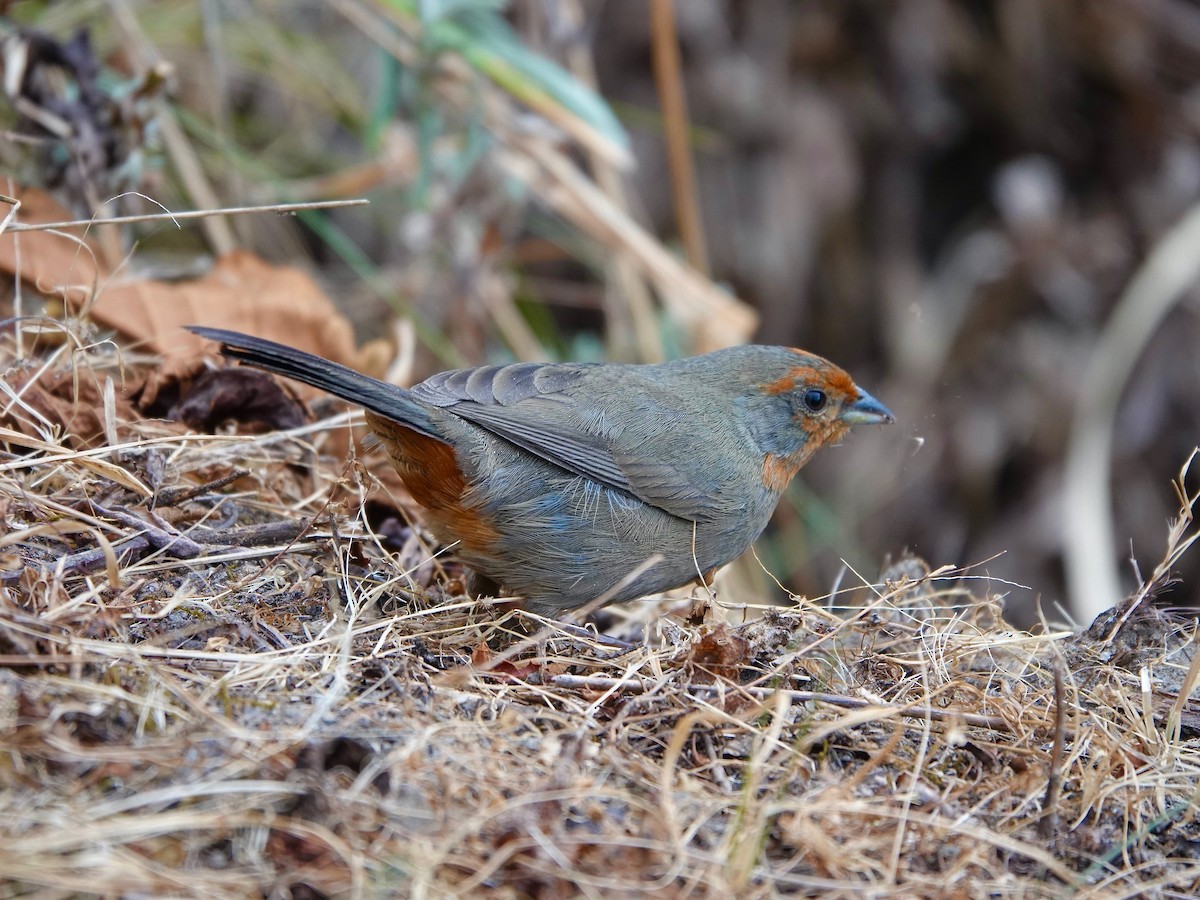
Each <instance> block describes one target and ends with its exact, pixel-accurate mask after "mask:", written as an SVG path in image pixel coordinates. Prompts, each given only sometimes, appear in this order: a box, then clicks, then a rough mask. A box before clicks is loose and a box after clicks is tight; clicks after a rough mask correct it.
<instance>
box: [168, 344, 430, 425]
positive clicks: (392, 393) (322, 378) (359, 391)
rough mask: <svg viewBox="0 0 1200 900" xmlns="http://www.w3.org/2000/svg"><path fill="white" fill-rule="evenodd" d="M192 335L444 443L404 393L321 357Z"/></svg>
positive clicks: (422, 409) (418, 405) (421, 408)
mask: <svg viewBox="0 0 1200 900" xmlns="http://www.w3.org/2000/svg"><path fill="white" fill-rule="evenodd" d="M187 330H188V331H190V332H192V333H193V334H197V335H199V336H200V337H202V338H207V339H208V340H210V341H216V342H217V343H219V344H220V345H221V355H222V356H226V357H228V358H230V359H236V360H239V361H241V362H244V363H248V364H249V365H252V366H255V367H257V368H259V369H266V370H267V371H268V372H274V373H275V374H276V375H284V376H286V377H288V378H294V379H295V380H296V381H302V382H304V383H305V384H310V385H312V386H313V387H316V388H320V389H321V390H323V391H327V392H329V393H330V394H333V395H334V396H335V397H341V398H342V399H343V400H346V401H348V402H350V403H355V404H357V405H359V406H363V407H366V408H367V409H369V410H371V411H372V412H374V413H378V414H379V415H381V416H383V417H384V418H387V419H391V420H393V421H395V422H400V423H401V424H403V425H406V426H408V427H409V428H413V429H416V430H417V431H420V432H422V433H423V434H427V435H429V436H430V437H433V438H437V439H438V440H442V437H441V436H440V435H439V434H438V432H437V430H436V429H435V428H434V426H433V423H432V422H431V421H430V420H429V413H428V411H427V410H426V408H425V407H424V406H423V405H422V404H421V403H420V402H419V401H417V399H416V398H415V397H413V396H412V394H411V393H409V392H408V391H406V390H405V389H404V388H401V387H396V386H395V385H393V384H388V383H387V382H385V381H380V380H379V379H377V378H371V377H370V376H369V375H363V374H362V373H361V372H356V371H354V370H353V369H350V368H347V367H346V366H343V365H340V364H338V363H335V362H330V361H329V360H327V359H324V358H323V357H320V356H316V355H315V354H312V353H305V352H304V351H303V350H296V349H295V348H293V347H288V346H285V345H283V344H277V343H275V342H274V341H267V340H264V339H263V338H257V337H252V336H251V335H248V334H242V333H240V332H237V331H226V330H224V329H222V328H202V327H200V326H197V325H189V326H187Z"/></svg>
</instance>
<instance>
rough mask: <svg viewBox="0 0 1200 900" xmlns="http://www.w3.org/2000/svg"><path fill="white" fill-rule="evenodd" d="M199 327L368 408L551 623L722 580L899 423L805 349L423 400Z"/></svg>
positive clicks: (456, 540) (419, 490)
mask: <svg viewBox="0 0 1200 900" xmlns="http://www.w3.org/2000/svg"><path fill="white" fill-rule="evenodd" d="M188 330H189V331H192V332H193V333H195V334H197V335H199V336H200V337H202V338H206V339H208V340H212V341H214V342H216V343H218V344H219V345H220V353H221V355H223V356H224V357H227V358H229V359H232V360H237V361H240V362H242V363H244V364H248V365H251V366H254V367H257V368H259V369H263V370H266V371H268V372H272V373H274V374H276V375H282V376H285V377H287V378H291V379H295V380H296V381H300V382H303V383H305V384H308V385H311V386H313V387H316V388H320V389H321V390H323V391H326V392H328V393H330V394H333V395H334V396H337V397H340V398H341V399H343V400H345V401H347V402H349V403H352V404H356V405H358V406H361V407H363V408H364V409H365V411H366V421H367V424H368V425H369V426H370V428H371V429H372V431H373V432H374V433H375V435H376V436H377V437H378V439H379V441H380V443H381V444H382V445H383V447H384V448H386V450H387V452H388V454H389V455H390V456H391V461H392V463H393V464H394V465H395V468H396V470H397V472H398V473H399V475H400V478H401V480H402V481H403V482H404V485H405V486H406V487H407V489H408V491H409V492H410V493H411V495H412V498H413V500H415V501H416V503H417V504H418V505H419V506H420V507H422V509H423V511H424V516H423V518H424V524H425V525H426V526H427V527H428V529H429V530H430V531H431V532H432V534H433V535H434V536H435V537H436V538H437V539H438V540H439V541H441V542H442V543H444V544H448V545H454V546H455V552H456V554H457V556H458V558H459V559H460V560H461V561H462V562H463V563H465V564H466V565H467V566H468V567H469V568H470V569H472V570H473V571H474V572H475V573H477V574H478V575H479V576H482V578H483V579H486V581H484V582H482V583H485V584H486V583H489V582H490V583H491V585H492V586H494V587H497V588H501V589H503V590H504V591H505V592H507V593H506V594H505V595H504V596H516V597H520V598H522V599H523V601H524V604H523V605H524V608H525V609H527V610H529V611H530V612H534V613H537V614H541V615H545V616H547V617H557V616H560V615H562V614H564V613H566V612H568V611H571V610H575V609H578V608H580V607H584V606H588V607H589V608H591V606H590V605H591V604H595V605H597V606H599V605H604V604H606V603H613V602H621V601H627V600H634V599H637V598H640V597H645V596H647V595H650V594H657V593H661V592H663V591H667V590H670V589H673V588H677V587H682V586H684V585H687V584H695V583H697V582H700V581H703V582H704V583H711V578H712V576H713V575H714V574H715V572H716V571H717V569H719V568H720V567H722V566H724V565H725V564H727V563H729V562H732V561H733V560H734V559H736V558H737V557H739V556H740V555H741V554H742V553H743V552H744V551H745V550H746V549H747V548H749V546H750V545H751V544H752V543H753V542H754V541H755V540H756V539H757V538H758V536H759V535H760V534H761V533H762V531H763V530H764V528H766V526H767V523H768V520H769V519H770V518H771V515H772V513H773V512H774V510H775V507H776V505H777V504H778V502H779V499H780V497H781V496H782V494H783V492H784V490H785V489H786V488H787V486H788V484H789V483H790V482H791V480H792V478H793V476H794V475H795V474H796V473H797V471H799V469H800V468H801V467H802V466H803V465H804V464H805V463H806V462H808V460H809V459H810V458H811V457H812V455H813V454H814V453H815V452H816V451H817V450H818V449H819V448H821V447H823V446H825V445H826V444H831V443H835V442H837V441H838V440H839V439H840V438H842V437H843V436H844V435H845V434H846V432H847V431H848V430H849V429H850V427H851V426H854V425H869V424H880V425H882V424H888V423H891V422H894V421H895V417H894V416H893V415H892V413H891V412H890V411H889V410H888V408H887V407H886V406H884V405H883V404H882V403H881V402H879V401H878V400H876V399H875V398H874V397H873V396H871V395H870V394H869V393H867V392H866V391H864V390H863V389H861V388H859V387H858V386H857V385H856V384H855V383H854V381H853V379H851V377H850V376H849V375H848V374H847V373H846V372H845V371H844V370H842V369H841V368H839V367H838V366H836V365H834V364H833V363H831V362H829V361H828V360H825V359H823V358H822V357H820V356H817V355H815V354H812V353H808V352H805V351H803V350H796V349H791V348H788V347H780V346H769V345H742V346H736V347H729V348H726V349H722V350H716V351H713V352H711V353H706V354H703V355H700V356H692V357H687V358H683V359H677V360H672V361H669V362H664V363H653V364H633V363H597V362H562V363H550V362H545V363H532V362H519V363H510V364H503V365H484V366H478V367H475V368H466V369H457V370H453V371H448V372H442V373H440V374H437V375H434V376H432V377H431V378H428V379H427V380H425V381H423V382H421V383H419V384H417V385H415V386H413V387H411V388H407V389H406V388H401V387H397V386H395V385H392V384H388V383H386V382H383V381H379V380H377V379H375V378H371V377H369V376H367V375H364V374H362V373H360V372H356V371H355V370H353V369H351V368H348V367H346V366H343V365H340V364H338V363H334V362H331V361H329V360H326V359H323V358H322V357H319V356H316V355H314V354H311V353H306V352H304V351H301V350H297V349H294V348H292V347H288V346H285V345H283V344H278V343H275V342H273V341H268V340H265V339H262V338H258V337H253V336H250V335H246V334H241V333H239V332H236V331H227V330H224V329H217V328H207V327H200V326H189V327H188ZM498 596H499V595H498Z"/></svg>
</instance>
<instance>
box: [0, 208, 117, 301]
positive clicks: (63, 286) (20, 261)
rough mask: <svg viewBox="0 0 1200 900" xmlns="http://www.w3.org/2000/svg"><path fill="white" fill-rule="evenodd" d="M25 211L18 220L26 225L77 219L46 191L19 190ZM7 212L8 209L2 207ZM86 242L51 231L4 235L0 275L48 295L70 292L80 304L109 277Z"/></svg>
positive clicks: (0, 238)
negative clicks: (99, 278) (101, 279)
mask: <svg viewBox="0 0 1200 900" xmlns="http://www.w3.org/2000/svg"><path fill="white" fill-rule="evenodd" d="M15 195H16V199H17V200H19V201H20V203H21V208H20V209H19V210H18V212H17V214H16V218H15V221H16V222H19V223H21V224H24V225H42V224H46V223H48V222H64V221H69V220H71V219H74V218H75V216H74V214H72V212H71V211H70V210H69V209H67V208H66V207H64V206H62V205H60V204H59V203H58V201H57V200H55V199H54V198H53V197H51V196H50V195H49V194H47V193H46V192H45V191H42V190H38V189H37V188H27V187H18V188H16V190H15ZM0 209H2V210H3V212H5V213H6V212H7V209H6V208H2V207H0ZM94 249H95V248H94V247H93V246H92V245H91V244H90V243H89V242H88V241H87V240H86V239H83V238H81V239H78V240H77V239H75V238H73V237H68V236H65V235H63V234H54V233H51V232H49V231H25V232H16V231H12V230H5V231H4V232H3V233H0V272H3V273H4V274H6V275H11V276H12V277H13V278H20V279H21V280H22V281H23V282H25V283H26V284H29V285H32V286H33V287H35V288H37V290H38V291H39V292H40V293H42V294H45V295H55V294H61V292H62V291H69V293H70V294H71V295H72V296H73V297H74V298H75V300H76V301H82V300H86V299H87V298H88V297H90V296H91V295H92V287H93V285H94V283H95V282H96V280H97V277H103V276H104V275H106V274H107V272H106V271H105V269H104V267H103V265H102V264H100V263H99V262H98V261H97V259H96V256H95V255H94Z"/></svg>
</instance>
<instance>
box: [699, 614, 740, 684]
mask: <svg viewBox="0 0 1200 900" xmlns="http://www.w3.org/2000/svg"><path fill="white" fill-rule="evenodd" d="M749 656H750V642H749V641H747V640H746V639H745V638H744V637H742V636H741V635H740V634H738V633H737V632H736V631H734V630H733V629H732V628H731V627H730V626H728V625H726V624H725V623H721V624H720V625H716V626H714V627H713V628H712V629H711V630H710V631H708V632H707V633H706V634H704V635H702V636H701V637H700V639H699V640H698V641H696V642H695V643H694V644H692V647H691V650H690V651H689V652H688V657H687V664H688V665H689V667H691V668H694V669H698V670H700V671H702V672H708V673H711V674H712V675H715V676H717V677H718V678H727V679H729V680H730V681H736V680H737V677H738V673H740V672H741V670H742V669H743V668H745V666H746V664H747V663H748V662H749V661H750V660H749Z"/></svg>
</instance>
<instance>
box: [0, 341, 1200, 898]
mask: <svg viewBox="0 0 1200 900" xmlns="http://www.w3.org/2000/svg"><path fill="white" fill-rule="evenodd" d="M11 346H12V344H11V343H6V344H5V345H4V348H5V349H4V350H3V352H4V353H5V357H4V359H3V368H4V370H5V371H6V372H7V373H8V375H6V377H5V385H6V386H8V385H10V384H15V383H17V382H16V381H15V380H13V379H12V378H11V377H10V376H11V375H12V374H13V372H15V371H17V368H18V365H17V363H16V361H15V360H14V359H13V358H12V351H11ZM65 358H66V355H65V354H60V355H59V356H57V357H54V359H55V360H56V362H51V363H49V364H45V363H43V364H42V365H41V367H40V368H39V369H38V370H37V374H36V376H35V377H34V378H33V379H32V380H31V381H25V382H23V383H24V384H25V385H26V387H25V388H23V389H22V390H21V391H20V392H17V391H14V390H12V389H11V388H9V389H8V390H6V392H5V394H6V395H5V397H4V400H3V406H2V407H0V409H2V410H3V413H4V419H3V421H4V431H3V433H2V434H0V440H3V441H5V442H6V447H7V452H6V454H5V456H4V457H3V458H2V460H0V517H2V519H3V532H2V533H3V537H0V569H2V570H3V571H2V572H0V766H2V767H3V776H2V777H0V785H2V787H0V829H2V832H0V833H2V834H3V839H2V840H0V872H2V873H4V880H3V887H2V888H0V896H6V897H15V896H37V897H55V896H66V895H74V894H100V895H107V896H117V895H137V894H141V895H154V896H221V897H225V896H249V895H262V894H264V893H266V894H269V895H272V896H295V897H300V896H320V895H335V894H348V895H358V896H387V895H395V894H403V895H407V896H447V895H451V894H455V895H462V894H483V895H492V896H512V897H519V896H537V897H554V896H567V895H572V896H573V895H585V896H614V895H616V896H622V895H633V894H641V893H646V892H651V891H654V892H658V894H659V895H660V896H681V895H688V896H701V897H703V896H714V897H716V896H720V897H727V896H731V895H736V896H746V897H758V896H773V895H776V894H782V893H791V892H798V893H817V892H821V893H828V894H830V895H832V896H838V895H846V896H849V895H854V896H859V895H861V894H862V893H864V892H868V893H870V894H872V895H875V896H888V895H891V896H900V895H904V896H911V895H925V896H946V895H951V896H981V895H985V894H990V895H998V896H1000V895H1002V896H1009V895H1012V896H1017V895H1019V896H1060V895H1062V893H1063V892H1064V890H1070V891H1078V892H1079V893H1082V894H1085V895H1087V896H1104V897H1110V896H1112V897H1116V896H1130V895H1134V894H1139V895H1151V896H1181V895H1185V894H1190V893H1192V892H1194V891H1195V890H1196V889H1197V885H1198V884H1200V863H1198V862H1197V860H1196V858H1195V857H1196V851H1195V848H1196V847H1197V846H1200V843H1198V841H1200V834H1198V832H1197V827H1196V824H1195V821H1194V808H1195V806H1194V805H1195V802H1196V793H1197V787H1196V785H1197V776H1198V773H1200V743H1198V741H1197V737H1198V735H1200V730H1198V728H1197V726H1198V720H1197V709H1196V706H1195V704H1194V703H1193V702H1190V701H1188V700H1187V699H1186V698H1187V697H1188V696H1189V695H1190V693H1191V692H1192V690H1193V688H1194V686H1195V682H1196V679H1197V671H1196V669H1197V665H1196V662H1195V659H1196V657H1195V655H1194V646H1195V645H1194V636H1195V621H1194V619H1189V620H1180V619H1173V618H1171V617H1170V616H1168V615H1167V614H1165V613H1163V612H1162V611H1160V610H1158V609H1157V608H1155V606H1154V605H1153V603H1152V602H1151V600H1152V595H1153V593H1154V586H1155V585H1154V584H1148V585H1146V586H1145V587H1144V589H1143V590H1142V591H1140V592H1139V594H1138V595H1137V596H1136V597H1135V598H1134V600H1133V601H1131V603H1130V604H1129V605H1128V606H1126V607H1124V608H1122V609H1118V610H1114V611H1113V612H1112V613H1111V614H1109V615H1108V616H1106V617H1104V618H1102V620H1100V621H1098V622H1097V623H1096V624H1095V625H1094V626H1093V627H1092V628H1091V629H1090V630H1089V631H1087V632H1084V633H1082V634H1072V633H1071V632H1069V631H1065V630H1060V631H1052V630H1050V629H1046V630H1045V632H1044V633H1041V634H1027V633H1020V632H1015V631H1013V630H1011V629H1009V628H1008V626H1006V624H1005V623H1004V621H1003V619H1002V617H1001V612H1002V599H1001V598H1000V597H999V596H997V595H994V594H992V593H990V591H991V590H992V589H993V588H994V587H995V585H994V584H992V583H990V582H988V581H987V580H986V579H980V578H974V577H971V575H970V573H968V572H960V571H949V570H943V571H938V572H934V573H928V572H927V571H926V570H924V569H923V568H922V567H921V566H920V564H918V563H916V562H915V561H911V560H910V561H908V562H906V563H904V564H901V565H898V566H897V567H894V568H893V570H892V572H891V573H890V576H889V577H888V578H885V579H883V580H882V581H881V583H880V584H879V585H877V586H875V587H873V588H872V589H871V591H870V592H868V594H869V596H871V597H872V599H871V600H870V602H868V603H865V604H863V605H861V606H857V607H852V608H851V607H841V606H837V605H835V604H834V603H833V602H832V601H826V602H821V603H816V602H810V601H808V600H805V599H803V598H798V599H797V600H796V602H795V603H794V605H792V606H790V607H787V608H781V609H769V610H764V609H756V608H744V607H742V606H739V605H738V604H737V603H736V599H737V598H736V597H722V598H720V599H721V601H722V604H723V606H724V615H723V618H725V619H727V620H728V621H725V622H714V621H713V618H714V616H713V614H712V610H710V611H709V612H710V614H709V616H708V617H707V618H708V621H707V622H705V623H702V624H700V623H698V622H697V621H696V619H697V618H698V616H696V617H689V616H688V615H687V612H688V604H687V603H686V602H683V603H680V601H678V600H676V601H669V600H661V601H659V602H654V601H644V602H640V603H636V604H629V605H627V606H625V607H623V608H619V609H614V610H612V611H611V612H609V611H606V612H604V613H603V614H602V621H603V623H604V624H605V625H606V626H607V629H608V631H609V632H610V633H612V634H614V635H616V636H619V637H622V638H625V639H627V640H629V641H630V642H631V643H632V645H633V646H632V648H631V649H628V650H624V649H621V648H618V647H615V646H613V645H611V644H608V643H605V642H603V641H601V640H592V639H589V638H587V637H586V636H584V637H581V636H579V635H578V634H573V633H571V632H569V631H566V630H564V629H563V628H561V627H560V626H559V625H558V624H557V623H554V622H548V621H544V620H533V619H532V618H531V617H529V616H527V615H525V614H523V613H521V612H518V611H512V610H506V609H505V607H504V605H503V604H499V603H493V602H488V601H483V602H474V601H471V600H469V599H467V598H465V597H463V596H461V595H460V594H459V593H457V592H456V591H457V589H456V585H457V584H459V580H458V575H459V573H458V572H457V570H456V567H455V565H454V563H453V562H452V561H448V562H446V563H445V564H444V565H443V563H442V559H443V557H441V556H439V557H437V558H431V554H430V549H429V548H428V547H426V546H425V545H424V544H423V542H422V540H421V538H420V533H419V531H414V530H404V529H401V532H400V533H401V537H402V538H403V539H404V541H403V542H404V549H403V550H402V551H400V552H388V551H387V550H386V549H385V538H384V537H383V536H381V535H379V534H376V533H375V532H373V531H372V530H371V529H370V528H369V527H368V526H367V525H366V524H365V523H366V522H367V521H368V519H367V517H366V516H365V515H364V514H363V509H364V507H365V504H366V501H367V497H368V495H369V494H370V492H371V491H373V490H377V489H378V488H377V486H376V485H375V484H374V481H373V479H372V476H371V473H370V469H369V468H368V467H367V466H365V465H362V464H354V465H349V466H347V465H346V463H345V461H344V460H341V459H331V458H328V457H325V456H322V455H321V446H322V443H323V441H324V440H325V439H326V437H327V435H328V434H329V433H330V432H331V431H332V430H336V429H340V428H344V427H346V424H347V419H346V418H345V417H339V418H336V419H331V420H326V421H322V422H318V423H316V424H315V425H313V426H309V427H306V428H301V429H296V430H293V431H290V432H286V433H282V434H272V435H268V436H262V437H238V436H232V435H217V436H205V435H195V434H188V433H184V432H183V431H182V429H181V428H180V427H179V426H176V425H174V424H172V423H163V422H158V421H150V420H134V421H125V422H116V421H111V420H109V421H106V422H105V423H104V425H105V431H106V432H108V433H109V435H110V438H115V440H110V441H109V442H108V444H107V445H106V446H102V447H99V448H97V449H82V447H83V445H82V444H81V442H80V441H79V440H78V439H77V437H76V436H73V435H71V434H62V433H56V431H55V429H54V427H53V423H52V422H49V421H47V420H46V419H45V417H44V416H42V415H41V414H40V413H39V412H38V411H37V410H36V409H35V408H34V407H33V406H31V405H30V403H29V402H28V398H29V396H30V395H31V392H32V388H31V387H29V385H36V384H37V383H38V379H39V378H43V377H49V375H50V374H53V373H54V371H55V369H56V368H61V367H64V366H65V365H66V363H65V362H63V360H64V359H65ZM75 360H76V362H75V365H76V369H75V372H74V376H75V378H76V379H77V380H78V381H79V382H80V383H86V382H89V381H95V382H97V383H99V384H101V386H103V382H104V376H105V375H107V374H109V373H111V372H113V371H115V368H114V367H115V365H116V359H115V358H114V357H110V356H106V355H104V354H102V353H100V352H99V351H92V352H89V353H76V354H75ZM28 366H29V364H27V363H24V364H21V366H20V368H28ZM100 393H101V394H103V389H102V387H101V390H100ZM39 442H40V443H39ZM1181 480H1182V479H1181ZM139 485H144V486H146V487H147V488H148V489H149V491H150V492H151V493H152V494H153V497H152V498H147V497H145V496H144V495H143V493H142V491H141V490H140V488H139ZM1195 500H1196V498H1195V496H1186V495H1184V496H1181V501H1182V506H1183V508H1184V513H1185V515H1184V516H1183V518H1181V520H1180V523H1179V526H1178V527H1177V528H1176V529H1175V530H1173V532H1172V541H1173V542H1174V543H1173V548H1172V552H1174V551H1175V550H1176V549H1178V548H1179V547H1180V546H1183V545H1185V542H1186V541H1187V540H1188V537H1189V535H1190V534H1192V533H1194V526H1192V524H1191V520H1190V509H1191V506H1192V505H1193V504H1194V502H1195ZM446 558H447V559H449V555H447V556H446ZM1167 578H1169V567H1164V568H1163V569H1162V570H1161V571H1159V572H1156V573H1155V574H1154V579H1155V581H1156V582H1157V583H1158V585H1159V586H1161V584H1162V583H1163V582H1165V580H1166V579H1167ZM718 618H720V617H718Z"/></svg>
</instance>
